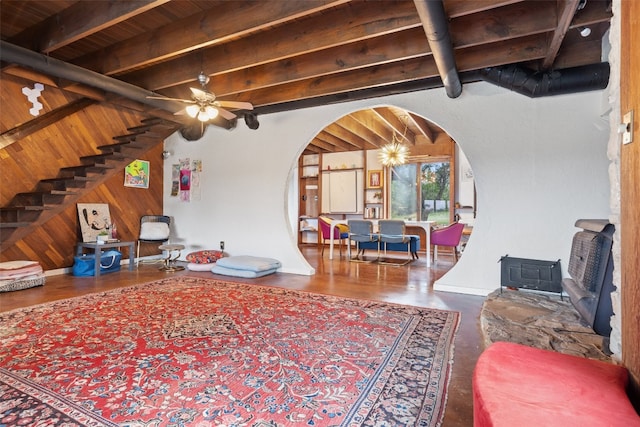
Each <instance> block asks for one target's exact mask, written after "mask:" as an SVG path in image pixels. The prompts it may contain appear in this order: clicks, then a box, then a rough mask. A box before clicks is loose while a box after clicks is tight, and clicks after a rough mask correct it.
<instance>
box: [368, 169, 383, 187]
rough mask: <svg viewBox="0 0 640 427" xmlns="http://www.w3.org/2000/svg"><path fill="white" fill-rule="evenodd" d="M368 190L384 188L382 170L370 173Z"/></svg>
mask: <svg viewBox="0 0 640 427" xmlns="http://www.w3.org/2000/svg"><path fill="white" fill-rule="evenodd" d="M367 188H382V171H381V170H372V171H369V175H368V180H367Z"/></svg>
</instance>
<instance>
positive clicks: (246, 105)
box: [216, 101, 253, 110]
mask: <svg viewBox="0 0 640 427" xmlns="http://www.w3.org/2000/svg"><path fill="white" fill-rule="evenodd" d="M216 104H217V105H219V106H220V107H225V108H233V109H237V110H253V104H251V103H250V102H241V101H216Z"/></svg>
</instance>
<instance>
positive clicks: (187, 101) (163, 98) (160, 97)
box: [147, 96, 195, 104]
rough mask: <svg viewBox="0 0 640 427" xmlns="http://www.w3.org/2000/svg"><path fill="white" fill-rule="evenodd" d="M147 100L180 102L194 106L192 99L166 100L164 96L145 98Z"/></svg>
mask: <svg viewBox="0 0 640 427" xmlns="http://www.w3.org/2000/svg"><path fill="white" fill-rule="evenodd" d="M147 99H161V100H163V101H180V102H184V103H187V104H195V101H194V100H193V99H180V98H167V97H166V96H147Z"/></svg>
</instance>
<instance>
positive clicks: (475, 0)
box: [444, 0, 523, 18]
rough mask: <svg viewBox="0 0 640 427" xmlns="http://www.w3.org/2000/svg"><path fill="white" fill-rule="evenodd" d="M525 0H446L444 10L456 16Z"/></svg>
mask: <svg viewBox="0 0 640 427" xmlns="http://www.w3.org/2000/svg"><path fill="white" fill-rule="evenodd" d="M522 1H523V0H446V1H445V2H444V10H445V12H447V15H448V16H449V18H456V17H458V16H462V15H470V14H472V13H478V12H483V11H485V10H490V9H495V8H498V7H502V6H506V5H509V4H513V3H520V2H522Z"/></svg>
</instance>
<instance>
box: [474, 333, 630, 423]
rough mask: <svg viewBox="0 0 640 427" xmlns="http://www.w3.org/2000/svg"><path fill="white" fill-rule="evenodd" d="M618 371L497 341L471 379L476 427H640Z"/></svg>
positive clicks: (620, 369) (622, 374)
mask: <svg viewBox="0 0 640 427" xmlns="http://www.w3.org/2000/svg"><path fill="white" fill-rule="evenodd" d="M627 381H628V372H627V370H626V369H625V368H624V367H622V366H617V365H613V364H610V363H606V362H602V361H598V360H591V359H585V358H582V357H577V356H571V355H567V354H562V353H556V352H553V351H548V350H540V349H536V348H532V347H527V346H524V345H520V344H514V343H506V342H497V343H494V344H492V345H491V346H490V347H489V348H488V349H487V350H485V351H484V352H483V353H482V355H480V358H479V359H478V363H477V364H476V367H475V370H474V374H473V412H474V427H483V426H491V427H501V426H508V427H514V426H547V427H548V426H561V427H569V426H581V427H587V426H593V427H602V426H628V427H631V426H640V417H638V415H637V414H636V412H635V410H634V409H633V406H632V405H631V402H630V401H629V398H628V397H627V395H626V392H625V387H626V385H627Z"/></svg>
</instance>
